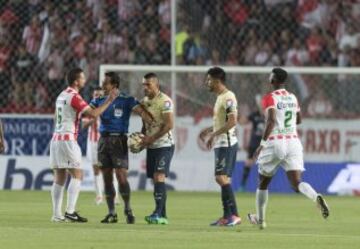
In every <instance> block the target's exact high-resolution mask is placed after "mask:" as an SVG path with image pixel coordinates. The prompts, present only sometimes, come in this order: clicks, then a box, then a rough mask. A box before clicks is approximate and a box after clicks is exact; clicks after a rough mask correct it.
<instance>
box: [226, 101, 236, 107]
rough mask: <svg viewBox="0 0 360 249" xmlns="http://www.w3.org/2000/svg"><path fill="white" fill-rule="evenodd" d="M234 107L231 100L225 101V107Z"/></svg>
mask: <svg viewBox="0 0 360 249" xmlns="http://www.w3.org/2000/svg"><path fill="white" fill-rule="evenodd" d="M233 105H234V101H233V100H232V99H227V100H226V107H227V108H229V107H232V106H233Z"/></svg>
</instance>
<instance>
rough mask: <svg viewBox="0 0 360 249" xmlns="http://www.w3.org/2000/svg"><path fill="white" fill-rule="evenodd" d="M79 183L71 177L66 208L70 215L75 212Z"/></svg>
mask: <svg viewBox="0 0 360 249" xmlns="http://www.w3.org/2000/svg"><path fill="white" fill-rule="evenodd" d="M80 185H81V181H80V180H79V179H76V178H73V177H71V180H70V183H69V187H68V190H67V206H66V212H68V213H69V214H72V213H74V212H75V206H76V202H77V199H78V197H79V193H80Z"/></svg>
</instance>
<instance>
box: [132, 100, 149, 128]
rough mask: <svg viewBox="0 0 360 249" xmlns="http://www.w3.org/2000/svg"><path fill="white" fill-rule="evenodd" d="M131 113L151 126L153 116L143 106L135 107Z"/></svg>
mask: <svg viewBox="0 0 360 249" xmlns="http://www.w3.org/2000/svg"><path fill="white" fill-rule="evenodd" d="M133 112H135V113H136V114H138V115H139V116H140V117H141V119H142V120H143V121H144V122H145V123H147V124H151V123H153V122H154V117H153V115H152V114H151V112H149V111H148V110H147V109H146V108H145V106H144V105H143V104H139V105H137V106H135V107H134V109H133Z"/></svg>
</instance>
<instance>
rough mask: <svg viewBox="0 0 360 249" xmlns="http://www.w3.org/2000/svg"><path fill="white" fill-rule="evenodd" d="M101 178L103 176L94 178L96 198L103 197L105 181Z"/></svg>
mask: <svg viewBox="0 0 360 249" xmlns="http://www.w3.org/2000/svg"><path fill="white" fill-rule="evenodd" d="M101 178H102V177H101V174H98V175H95V178H94V181H95V182H94V183H95V193H96V197H98V196H102V195H103V194H102V193H103V180H102V179H101Z"/></svg>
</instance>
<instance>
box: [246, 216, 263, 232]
mask: <svg viewBox="0 0 360 249" xmlns="http://www.w3.org/2000/svg"><path fill="white" fill-rule="evenodd" d="M248 220H249V221H250V223H251V224H253V225H257V226H258V227H259V228H260V229H265V228H266V222H265V221H260V220H259V219H258V217H257V216H256V214H248Z"/></svg>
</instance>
